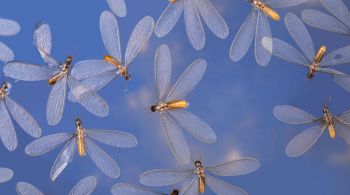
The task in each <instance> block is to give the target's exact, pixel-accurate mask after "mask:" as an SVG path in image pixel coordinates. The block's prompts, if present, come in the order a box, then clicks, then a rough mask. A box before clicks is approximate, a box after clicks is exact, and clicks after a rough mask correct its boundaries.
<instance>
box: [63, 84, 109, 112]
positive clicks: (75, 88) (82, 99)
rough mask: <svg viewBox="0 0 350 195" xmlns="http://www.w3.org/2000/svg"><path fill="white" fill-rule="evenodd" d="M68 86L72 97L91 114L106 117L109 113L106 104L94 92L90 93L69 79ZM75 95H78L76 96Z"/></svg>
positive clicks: (86, 88) (83, 86)
mask: <svg viewBox="0 0 350 195" xmlns="http://www.w3.org/2000/svg"><path fill="white" fill-rule="evenodd" d="M68 85H69V88H70V89H71V92H72V94H73V97H74V99H75V100H77V101H78V102H79V103H80V105H82V106H83V107H84V108H85V109H86V110H87V111H89V112H90V113H91V114H94V115H96V116H99V117H106V116H107V115H108V113H109V107H108V104H107V102H106V101H105V100H104V99H103V98H102V97H101V96H99V95H97V94H96V93H95V92H93V91H90V90H89V88H88V87H86V86H85V85H83V84H80V83H79V82H78V81H77V80H75V79H74V78H72V77H70V78H69V79H68ZM75 93H78V94H77V95H76V94H75Z"/></svg>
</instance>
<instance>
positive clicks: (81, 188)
mask: <svg viewBox="0 0 350 195" xmlns="http://www.w3.org/2000/svg"><path fill="white" fill-rule="evenodd" d="M96 184H97V179H96V177H94V176H89V177H85V178H83V179H81V180H80V181H79V182H78V183H77V184H76V185H75V186H74V187H73V189H72V190H71V191H70V192H69V195H90V194H91V193H92V192H93V191H94V190H95V188H96Z"/></svg>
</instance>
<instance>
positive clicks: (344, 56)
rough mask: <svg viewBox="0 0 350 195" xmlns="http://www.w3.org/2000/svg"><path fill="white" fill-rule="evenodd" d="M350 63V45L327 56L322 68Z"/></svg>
mask: <svg viewBox="0 0 350 195" xmlns="http://www.w3.org/2000/svg"><path fill="white" fill-rule="evenodd" d="M349 62H350V45H348V46H345V47H342V48H339V49H336V50H334V51H333V52H331V53H329V54H328V55H326V56H325V57H324V58H323V60H322V62H321V66H333V65H338V64H347V63H349Z"/></svg>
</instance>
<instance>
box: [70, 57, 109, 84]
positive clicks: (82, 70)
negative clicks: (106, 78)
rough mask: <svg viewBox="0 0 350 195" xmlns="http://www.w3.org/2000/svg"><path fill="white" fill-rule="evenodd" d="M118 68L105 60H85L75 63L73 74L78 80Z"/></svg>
mask: <svg viewBox="0 0 350 195" xmlns="http://www.w3.org/2000/svg"><path fill="white" fill-rule="evenodd" d="M111 70H116V68H115V67H114V66H113V65H111V64H109V63H107V62H105V61H104V60H84V61H79V62H77V63H76V64H74V66H73V69H72V71H71V74H72V76H73V77H74V78H76V79H78V80H83V79H87V78H90V77H93V76H96V75H99V74H103V73H105V72H108V71H111Z"/></svg>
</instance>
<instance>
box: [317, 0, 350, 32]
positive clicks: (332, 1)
mask: <svg viewBox="0 0 350 195" xmlns="http://www.w3.org/2000/svg"><path fill="white" fill-rule="evenodd" d="M321 3H322V5H323V6H324V7H325V8H326V9H327V10H328V11H329V12H330V13H331V14H333V15H334V16H335V17H336V18H338V19H339V20H340V21H342V22H343V23H344V24H346V25H347V27H350V12H349V9H348V8H347V7H346V5H345V4H344V2H343V1H342V0H321Z"/></svg>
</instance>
